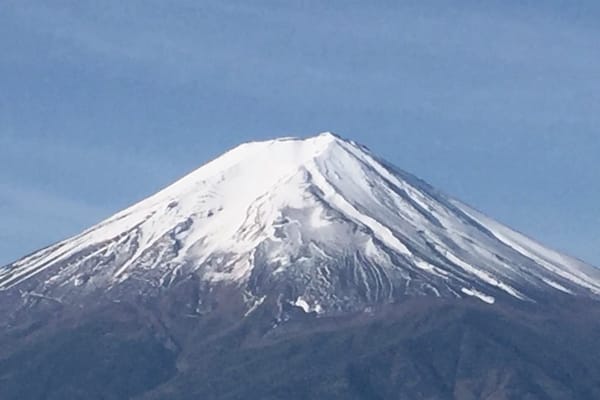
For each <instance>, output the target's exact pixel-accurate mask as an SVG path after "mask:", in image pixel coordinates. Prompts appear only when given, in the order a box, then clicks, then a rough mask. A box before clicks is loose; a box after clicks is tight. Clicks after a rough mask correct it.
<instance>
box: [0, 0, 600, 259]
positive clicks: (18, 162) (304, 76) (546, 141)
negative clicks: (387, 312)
mask: <svg viewBox="0 0 600 400" xmlns="http://www.w3.org/2000/svg"><path fill="white" fill-rule="evenodd" d="M326 130H329V131H334V132H336V133H338V134H340V135H342V136H345V137H348V138H351V139H354V140H357V141H359V142H362V143H364V144H366V145H368V146H369V147H370V148H371V149H372V150H373V151H375V152H376V153H379V154H380V155H382V156H383V157H385V158H387V159H388V160H390V161H392V162H393V163H395V164H396V165H398V166H399V167H401V168H403V169H405V170H408V171H410V172H413V173H415V174H416V175H418V176H420V177H422V178H424V179H425V180H427V181H429V182H430V183H431V184H433V185H435V186H437V187H439V188H441V189H442V190H444V191H446V192H448V193H450V194H452V195H454V196H455V197H458V198H459V199H462V200H463V201H466V202H467V203H469V204H471V205H473V206H475V207H476V208H479V209H480V210H482V211H484V212H485V213H487V214H489V215H491V216H493V217H495V218H496V219H498V220H500V221H502V222H504V223H506V224H508V225H510V226H512V227H514V228H516V229H517V230H520V231H522V232H524V233H526V234H528V235H530V236H533V237H535V238H537V239H538V240H540V241H542V242H544V243H546V244H548V245H550V246H551V247H554V248H557V249H559V250H562V251H565V252H567V253H569V254H572V255H574V256H577V257H579V258H582V259H584V260H586V261H588V262H591V263H593V264H595V265H598V266H600V163H599V159H600V2H598V1H589V2H585V1H555V0H548V1H523V0H522V1H511V0H503V1H484V2H481V1H452V2H450V1H435V2H429V1H424V0H418V1H403V2H397V1H390V2H384V1H373V2H372V1H314V2H313V1H272V2H271V1H239V2H237V1H236V2H233V1H224V0H218V1H195V0H194V1H153V0H128V1H121V0H103V1H81V0H76V1H75V0H73V1H58V0H57V1H51V2H50V1H28V2H24V1H20V0H4V1H1V2H0V264H4V263H7V262H9V261H12V260H14V259H16V258H19V257H20V256H22V255H24V254H26V253H28V252H30V251H33V250H35V249H37V248H39V247H42V246H45V245H48V244H50V243H52V242H55V241H57V240H60V239H63V238H65V237H67V236H69V235H72V234H75V233H78V232H79V231H80V230H82V229H84V228H86V227H88V226H90V225H91V224H93V223H95V222H98V221H99V220H101V219H103V218H105V217H107V216H109V215H111V214H112V213H114V212H116V211H118V210H119V209H121V208H123V207H125V206H127V205H129V204H131V203H134V202H136V201H138V200H140V199H142V198H143V197H145V196H147V195H149V194H151V193H153V192H155V191H156V190H158V189H159V188H161V187H163V186H165V185H167V184H169V183H170V182H172V181H173V180H174V179H176V178H177V177H179V176H181V175H183V174H184V173H186V172H188V171H190V170H193V169H194V168H196V167H198V166H199V165H201V164H202V163H204V162H205V161H207V160H208V159H210V158H213V157H215V156H217V155H219V154H220V153H222V152H223V151H225V150H227V149H228V148H230V147H232V146H234V145H236V144H238V143H240V142H244V141H249V140H258V139H265V138H273V137H277V136H289V135H297V136H307V135H312V134H315V133H317V132H321V131H326Z"/></svg>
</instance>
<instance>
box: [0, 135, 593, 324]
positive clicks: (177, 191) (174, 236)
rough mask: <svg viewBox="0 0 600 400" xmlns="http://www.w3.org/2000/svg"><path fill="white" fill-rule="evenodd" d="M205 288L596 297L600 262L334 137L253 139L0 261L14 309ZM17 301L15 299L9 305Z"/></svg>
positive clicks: (318, 301)
mask: <svg viewBox="0 0 600 400" xmlns="http://www.w3.org/2000/svg"><path fill="white" fill-rule="evenodd" d="M190 282H193V284H194V285H196V286H197V287H198V289H197V292H198V296H197V304H196V305H195V308H194V309H193V310H192V311H191V312H196V313H204V312H207V311H210V310H212V309H215V308H218V307H219V302H221V303H222V301H220V300H219V299H221V300H222V298H223V297H222V296H221V295H220V294H219V293H224V291H226V293H227V298H228V299H232V300H231V301H232V302H233V303H236V302H237V303H236V304H238V305H239V308H240V312H241V313H242V314H243V315H248V314H250V313H252V312H253V311H255V310H256V309H257V308H259V307H260V306H261V304H272V305H273V304H276V305H279V306H283V305H286V306H296V307H298V308H299V309H302V310H303V311H304V312H306V313H309V312H315V313H317V314H319V315H331V314H336V313H339V312H343V311H350V310H354V311H356V310H363V309H368V308H369V307H370V306H372V305H376V304H385V303H392V302H396V301H401V300H402V299H405V298H407V296H408V297H413V296H434V297H442V298H475V299H478V300H480V301H482V302H485V303H489V304H492V303H498V302H513V303H514V302H525V303H527V302H531V303H537V302H541V301H546V300H547V299H549V298H563V297H564V296H577V297H587V298H597V297H598V296H599V295H600V271H599V270H596V269H595V268H593V267H591V266H589V265H586V264H584V263H582V262H580V261H578V260H575V259H573V258H570V257H567V256H564V255H561V254H559V253H557V252H555V251H552V250H549V249H546V248H545V247H543V246H541V245H540V244H538V243H536V242H534V241H532V240H530V239H528V238H526V237H524V236H523V235H521V234H518V233H516V232H514V231H512V230H510V229H509V228H506V227H504V226H503V225H501V224H499V223H497V222H495V221H493V220H492V219H490V218H488V217H486V216H484V215H482V214H481V213H479V212H477V211H475V210H474V209H472V208H470V207H468V206H466V205H465V204H463V203H461V202H459V201H457V200H454V199H452V198H450V197H448V196H446V195H444V194H442V193H440V192H438V191H437V190H435V189H434V188H432V187H430V186H429V185H427V184H426V183H424V182H422V181H420V180H418V179H417V178H415V177H413V176H411V175H409V174H407V173H405V172H403V171H400V170H398V169H396V168H395V167H393V166H391V165H390V164H388V163H386V162H385V161H383V160H381V159H379V158H377V157H376V156H375V155H373V154H372V153H371V152H370V151H369V150H368V149H366V148H365V147H363V146H361V145H359V144H356V143H354V142H352V141H347V140H344V139H341V138H339V137H337V136H335V135H333V134H330V133H324V134H321V135H318V136H316V137H311V138H308V139H296V138H284V139H277V140H271V141H265V142H255V143H247V144H243V145H241V146H238V147H236V148H235V149H233V150H231V151H229V152H227V153H225V154H224V155H222V156H221V157H219V158H217V159H215V160H213V161H211V162H209V163H208V164H206V165H204V166H202V167H201V168H199V169H198V170H196V171H194V172H192V173H190V174H189V175H187V176H186V177H184V178H182V179H181V180H179V181H177V182H176V183H174V184H173V185H171V186H169V187H167V188H166V189H164V190H162V191H160V192H159V193H157V194H155V195H153V196H151V197H149V198H147V199H145V200H143V201H141V202H139V203H138V204H135V205H133V206H132V207H129V208H128V209H126V210H124V211H122V212H119V213H118V214H116V215H114V216H113V217H111V218H109V219H107V220H105V221H103V222H101V223H100V224H98V225H96V226H94V227H92V228H90V229H88V230H87V231H85V232H83V233H82V234H80V235H78V236H75V237H73V238H70V239H67V240H65V241H62V242H60V243H58V244H55V245H53V246H50V247H48V248H45V249H43V250H40V251H38V252H36V253H34V254H32V255H29V256H27V257H25V258H23V259H21V260H19V261H16V262H14V263H13V264H10V265H7V266H5V267H3V268H1V269H0V296H3V297H5V298H7V299H12V302H11V303H12V304H13V305H14V306H15V307H17V306H18V307H20V308H23V307H26V306H28V305H30V304H37V303H39V302H40V301H42V302H44V301H45V302H55V303H62V304H85V301H86V299H93V300H94V301H98V299H105V300H110V301H112V302H120V301H127V300H130V299H133V297H132V296H140V295H144V296H146V295H147V296H155V295H161V294H166V293H172V292H173V291H174V290H177V288H178V287H179V286H180V285H184V284H187V285H189V284H190ZM6 304H7V303H6V302H5V305H6Z"/></svg>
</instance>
